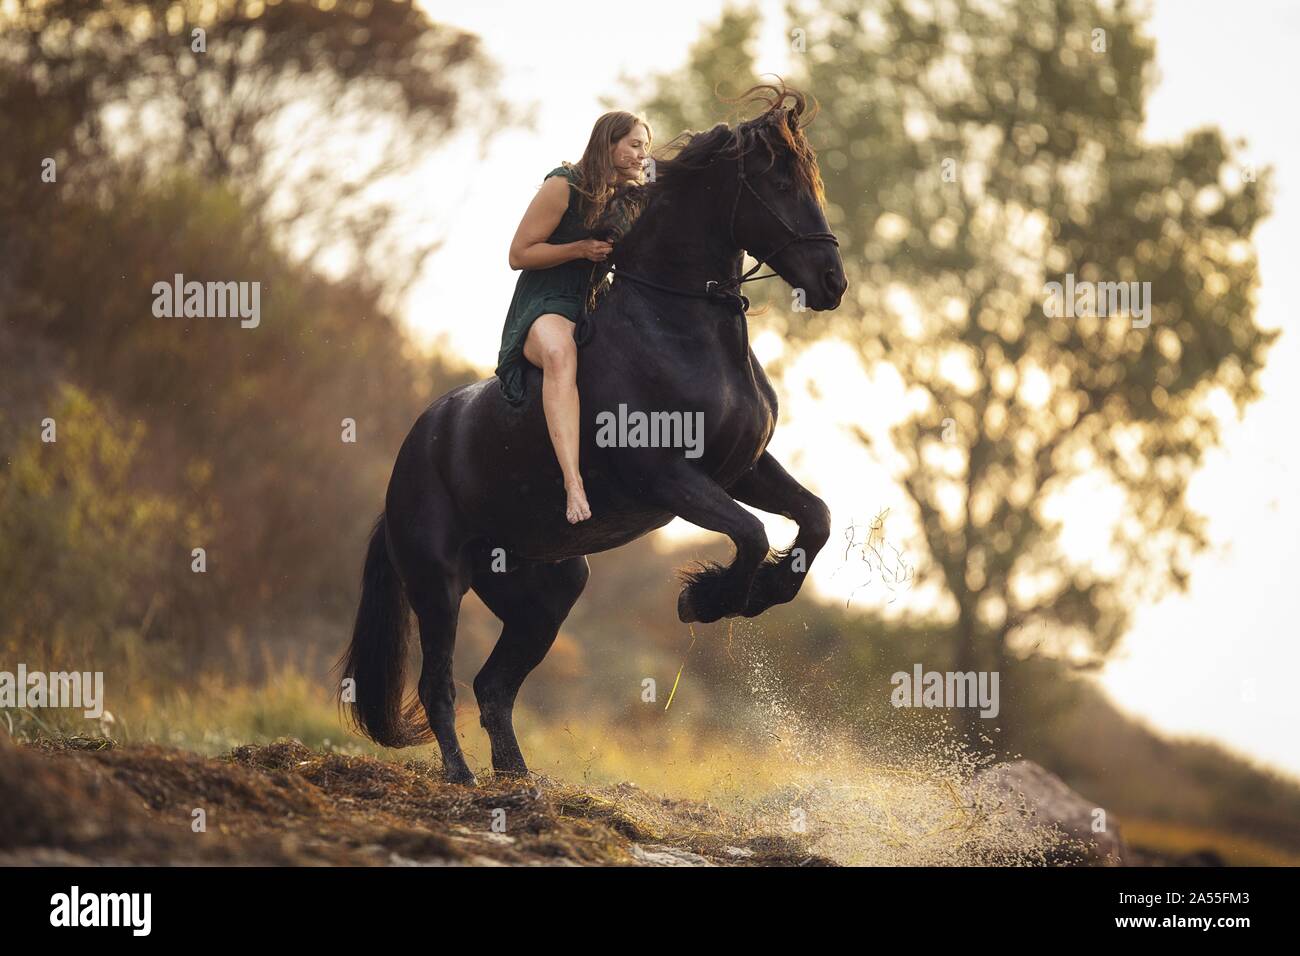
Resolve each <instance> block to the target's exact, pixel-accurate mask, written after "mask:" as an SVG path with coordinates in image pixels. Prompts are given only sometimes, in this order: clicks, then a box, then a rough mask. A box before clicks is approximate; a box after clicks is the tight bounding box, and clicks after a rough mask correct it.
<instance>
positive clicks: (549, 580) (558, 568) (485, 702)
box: [474, 557, 589, 775]
mask: <svg viewBox="0 0 1300 956" xmlns="http://www.w3.org/2000/svg"><path fill="white" fill-rule="evenodd" d="M588 574H589V569H588V565H587V559H586V558H583V557H577V558H568V559H566V560H564V561H558V562H555V563H554V564H548V563H540V562H528V563H525V564H523V565H522V566H520V567H518V568H516V569H514V570H512V571H509V572H503V573H494V572H493V571H491V570H489V569H487V568H484V567H480V568H476V569H475V572H474V591H475V593H476V594H478V596H479V597H480V598H482V599H483V603H484V604H486V605H487V606H488V608H489V609H490V610H491V611H492V613H493V614H495V615H496V616H497V617H499V618H500V619H501V621H502V623H503V624H504V625H505V626H504V627H503V628H502V630H501V637H500V639H499V640H498V641H497V645H496V647H495V648H493V650H492V653H491V655H490V656H489V657H488V659H487V662H486V663H485V664H484V665H483V669H482V670H481V671H479V673H478V676H477V677H475V678H474V696H475V697H477V698H478V705H479V714H480V716H479V722H480V723H481V724H482V725H483V729H484V730H486V731H487V735H488V739H489V740H490V741H491V743H492V768H493V769H494V770H496V772H497V773H501V774H521V775H522V774H526V773H527V772H528V767H527V765H526V764H525V763H524V755H523V754H522V753H520V751H519V742H518V741H517V740H516V739H515V728H514V721H513V719H512V714H513V711H514V706H515V695H517V694H518V693H519V688H520V686H521V685H522V684H523V682H524V678H526V677H527V676H528V675H529V674H530V673H531V672H532V670H533V668H535V667H536V666H537V665H538V664H540V663H541V662H542V658H544V657H545V656H546V652H547V651H549V650H550V649H551V644H553V643H554V642H555V635H556V634H558V633H559V631H560V625H561V624H563V623H564V619H565V618H566V617H568V615H569V610H570V609H571V608H572V607H573V605H574V602H576V601H577V600H578V595H580V594H581V593H582V589H583V588H584V587H586V584H587V576H588Z"/></svg>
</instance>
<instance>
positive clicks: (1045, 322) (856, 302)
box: [649, 0, 1277, 731]
mask: <svg viewBox="0 0 1300 956" xmlns="http://www.w3.org/2000/svg"><path fill="white" fill-rule="evenodd" d="M786 13H787V17H788V20H789V31H788V32H789V34H790V35H791V37H792V43H791V49H792V54H793V58H794V75H792V77H791V82H792V84H793V85H794V86H796V87H798V88H800V89H802V90H805V91H807V92H811V93H813V94H814V95H816V96H818V97H819V99H820V101H821V102H822V104H823V110H822V112H821V114H820V118H819V119H818V121H817V122H816V124H814V125H813V126H812V127H811V128H810V131H809V132H810V135H811V137H812V140H813V142H814V145H815V146H817V148H818V151H819V156H820V160H821V165H822V172H823V176H824V177H825V180H826V185H827V195H828V205H829V208H828V218H829V220H830V222H831V226H832V228H833V229H834V230H835V231H836V232H837V234H838V235H839V237H840V241H841V249H842V251H843V253H844V260H845V266H846V269H847V270H848V272H849V277H850V288H849V296H848V297H847V298H846V301H845V303H844V305H843V306H842V307H841V308H840V310H839V311H838V312H836V313H828V314H824V315H819V314H815V313H808V312H804V313H799V314H793V313H791V312H790V310H789V308H788V306H787V307H785V308H778V310H777V311H776V313H774V314H773V315H771V316H769V317H768V318H767V321H768V322H769V323H773V324H776V325H777V326H778V327H781V331H782V332H783V333H785V334H786V336H787V338H788V339H789V340H791V341H798V340H800V339H802V340H803V341H811V340H815V339H820V338H824V337H828V336H829V337H834V338H836V339H838V340H840V341H842V342H844V343H846V344H848V345H849V346H850V347H851V348H853V349H854V350H856V352H857V354H858V355H859V356H860V358H861V360H862V362H863V364H864V366H865V367H866V368H868V369H874V368H875V367H878V366H880V365H881V364H888V365H892V366H893V367H894V368H895V369H896V370H897V372H898V374H899V376H900V377H901V379H902V381H903V382H904V383H905V384H906V386H908V388H909V390H910V393H909V394H910V397H915V399H916V403H917V407H919V408H920V409H921V410H920V411H919V412H917V413H915V414H913V415H911V416H910V417H909V418H907V419H906V420H905V421H902V422H901V423H900V424H898V425H897V427H896V428H894V429H893V433H892V440H893V441H892V443H893V445H894V449H893V450H892V452H891V454H890V455H889V457H888V458H885V457H883V456H882V459H881V460H882V462H886V461H887V462H889V463H890V464H891V465H892V463H895V462H896V463H897V466H896V467H894V469H893V470H894V471H895V477H896V479H897V481H898V483H899V484H900V486H901V487H902V489H903V490H904V491H905V493H906V496H907V498H908V499H909V501H910V504H911V505H912V507H913V508H914V511H915V516H916V521H917V525H918V527H919V528H920V529H921V533H922V535H923V537H924V540H925V543H926V546H927V549H928V551H929V554H930V556H931V561H929V562H922V563H921V565H920V567H919V568H918V571H917V577H916V582H915V584H916V587H917V588H918V589H919V588H925V587H927V586H931V585H932V586H933V587H934V588H935V589H936V590H937V592H938V593H939V594H941V595H943V598H942V603H944V604H946V605H947V613H948V614H949V616H950V619H951V620H952V622H953V623H952V633H951V638H952V640H953V642H954V649H955V652H956V654H955V658H954V660H955V666H956V667H957V668H959V669H961V670H971V669H1005V668H1007V666H1008V665H1010V664H1013V663H1014V661H1015V660H1016V659H1018V658H1021V657H1024V656H1026V655H1032V654H1036V653H1044V654H1049V655H1051V656H1057V657H1062V658H1065V659H1068V660H1071V661H1073V662H1074V663H1075V664H1076V665H1078V666H1081V667H1090V666H1096V665H1097V664H1098V663H1099V662H1100V661H1101V660H1102V659H1103V658H1104V656H1105V654H1106V653H1107V652H1108V651H1109V650H1110V649H1111V648H1112V647H1114V645H1115V643H1116V641H1117V640H1118V638H1119V637H1120V635H1121V634H1122V633H1123V632H1124V630H1125V629H1126V627H1127V625H1128V620H1129V614H1130V612H1131V609H1132V608H1133V607H1134V606H1135V605H1136V604H1137V603H1138V602H1139V601H1141V600H1149V599H1153V598H1154V597H1157V596H1158V595H1159V594H1160V593H1162V592H1164V591H1166V590H1168V588H1169V587H1170V586H1173V587H1177V588H1179V589H1184V588H1185V587H1186V584H1187V577H1188V571H1187V566H1188V560H1189V557H1190V556H1191V554H1192V553H1193V552H1195V551H1196V550H1199V549H1201V548H1203V547H1204V544H1205V538H1204V533H1203V520H1202V518H1201V516H1199V515H1197V514H1196V513H1194V512H1193V511H1192V510H1191V509H1190V508H1189V507H1188V505H1187V503H1186V501H1185V493H1186V489H1187V484H1188V481H1189V479H1190V477H1191V475H1192V474H1193V473H1194V472H1195V470H1196V468H1197V466H1198V464H1199V463H1200V461H1201V457H1202V455H1203V453H1204V452H1205V450H1206V449H1207V448H1209V447H1211V446H1212V445H1213V444H1214V443H1215V442H1216V441H1217V439H1218V428H1217V419H1216V418H1215V415H1214V414H1213V413H1212V411H1211V410H1210V409H1209V408H1208V406H1207V404H1206V402H1205V399H1206V398H1207V396H1209V395H1211V394H1212V393H1214V392H1216V391H1218V392H1221V393H1223V394H1226V395H1227V396H1229V397H1231V399H1232V401H1233V402H1235V404H1236V406H1237V408H1238V410H1239V411H1241V410H1243V409H1244V407H1245V406H1246V405H1247V404H1248V403H1249V402H1251V401H1252V400H1254V399H1255V398H1257V397H1258V394H1259V392H1258V387H1257V384H1256V382H1255V377H1256V373H1257V372H1258V371H1259V369H1260V368H1261V367H1262V366H1263V364H1264V361H1265V355H1266V352H1267V349H1268V347H1269V345H1270V344H1271V343H1272V341H1273V340H1274V339H1275V338H1276V336H1277V333H1276V332H1269V331H1264V330H1261V329H1260V328H1259V327H1258V326H1257V325H1256V324H1255V323H1254V321H1253V313H1254V292H1255V288H1256V285H1257V281H1258V275H1257V271H1256V258H1255V252H1254V249H1253V246H1252V244H1251V234H1252V232H1253V230H1254V228H1255V226H1256V224H1257V223H1258V222H1259V221H1260V219H1261V218H1263V217H1264V216H1265V215H1267V201H1266V198H1265V197H1266V195H1267V192H1268V179H1269V175H1268V171H1267V170H1260V171H1258V172H1257V171H1255V170H1252V169H1250V168H1249V167H1247V166H1245V165H1244V164H1243V163H1242V162H1241V161H1240V159H1239V158H1237V154H1236V153H1235V151H1234V149H1233V148H1232V147H1231V146H1230V145H1229V144H1227V143H1225V142H1224V140H1223V138H1222V136H1221V135H1220V133H1219V132H1218V131H1216V130H1213V129H1203V130H1199V131H1196V132H1194V133H1191V134H1189V135H1188V136H1187V137H1186V138H1185V140H1184V141H1182V142H1180V143H1174V144H1153V143H1148V142H1145V141H1144V140H1143V138H1142V136H1141V130H1142V123H1143V117H1144V113H1143V110H1144V103H1145V100H1146V97H1147V95H1148V93H1149V91H1150V89H1151V85H1152V83H1153V64H1152V58H1153V53H1154V47H1153V43H1152V41H1151V40H1150V39H1149V38H1148V37H1147V36H1146V34H1145V33H1144V31H1143V14H1142V13H1141V11H1139V10H1136V9H1135V8H1134V7H1133V6H1132V5H1131V4H1128V3H1124V2H1120V3H1116V4H1109V3H1099V2H1096V0H1025V2H1016V3H1009V2H1007V3H980V4H972V3H941V4H934V5H920V4H914V3H910V2H906V0H868V2H862V0H825V2H822V3H819V4H810V5H799V4H791V5H789V6H788V7H787V11H786ZM735 16H737V17H738V16H739V15H735ZM724 22H725V26H726V32H727V37H735V36H749V35H750V33H751V32H752V31H751V28H750V27H747V26H745V25H744V24H743V23H742V22H738V21H737V20H736V19H735V18H734V17H733V18H732V19H730V20H727V21H724ZM722 34H723V31H722V29H721V28H719V29H718V30H715V31H714V32H713V33H712V34H711V35H710V36H708V37H706V38H704V39H703V40H701V41H700V43H699V44H698V45H697V47H696V49H695V51H693V54H692V58H691V61H690V62H689V63H688V64H687V66H686V67H685V68H684V70H683V71H681V72H680V73H678V74H674V75H672V76H668V77H660V78H658V79H657V80H656V81H655V82H654V83H653V85H652V90H653V92H652V93H651V94H650V97H649V102H650V103H652V104H665V105H664V109H665V111H666V114H667V115H669V116H672V117H674V120H676V118H678V117H683V116H686V115H687V106H686V104H696V103H699V102H700V97H701V95H703V93H704V91H708V90H711V88H712V86H713V84H714V82H715V75H714V73H713V72H712V71H711V70H709V69H702V68H701V66H700V64H701V63H708V62H709V58H710V57H711V56H713V55H714V52H713V51H717V50H719V49H720V48H721V47H723V46H724V45H725V44H727V43H729V42H731V40H730V39H728V38H724V37H723V35H722ZM687 90H689V91H693V92H685V91H687ZM654 118H655V117H654V113H653V110H652V111H651V121H652V122H654ZM691 121H692V122H695V123H698V124H700V125H707V122H708V120H707V119H703V118H702V117H698V116H694V117H691ZM1067 275H1069V276H1072V277H1073V279H1074V280H1077V281H1079V282H1096V283H1100V282H1124V283H1129V282H1139V283H1150V286H1149V290H1150V301H1149V305H1150V313H1149V326H1146V327H1139V326H1141V325H1142V322H1140V321H1137V320H1135V319H1131V317H1130V315H1128V314H1116V315H1111V316H1108V317H1096V316H1083V317H1078V318H1071V317H1067V315H1063V314H1057V313H1054V311H1053V310H1052V309H1050V308H1049V307H1048V306H1047V303H1046V299H1047V294H1048V285H1047V284H1048V283H1051V282H1062V283H1063V282H1065V281H1067V280H1066V279H1065V277H1066V276H1067ZM773 294H774V296H775V297H776V298H775V299H774V300H773V301H779V299H780V297H781V296H783V295H784V294H785V293H784V290H780V291H777V292H774V293H773ZM787 301H788V299H787ZM830 394H832V395H835V394H842V392H834V391H832V392H830ZM858 436H859V438H860V439H861V441H863V442H864V443H866V444H868V445H869V446H870V445H871V443H872V438H871V435H870V434H869V430H868V429H867V428H866V427H863V428H860V429H859V430H858ZM1085 477H1087V478H1088V479H1091V480H1094V481H1096V480H1098V479H1104V482H1103V483H1104V484H1105V485H1106V486H1107V488H1108V489H1109V490H1111V491H1114V492H1118V493H1119V495H1121V496H1122V501H1123V506H1122V508H1121V509H1120V510H1119V517H1118V518H1117V519H1116V520H1115V521H1114V524H1113V528H1112V530H1113V536H1112V541H1111V548H1110V550H1109V552H1108V553H1106V554H1101V555H1094V556H1091V557H1090V558H1089V559H1085V560H1082V561H1081V560H1079V559H1078V556H1077V555H1076V556H1071V555H1067V554H1065V553H1064V552H1063V551H1062V549H1061V548H1060V547H1059V543H1058V536H1059V534H1060V532H1061V531H1062V529H1063V528H1064V527H1065V524H1064V522H1063V521H1062V520H1059V519H1058V518H1056V517H1054V516H1052V511H1051V508H1052V506H1053V505H1054V504H1056V505H1059V503H1060V502H1061V501H1062V500H1063V499H1061V498H1058V497H1057V496H1058V495H1059V493H1061V492H1062V491H1064V490H1066V489H1070V488H1078V487H1080V485H1079V484H1078V482H1080V480H1081V479H1083V478H1085ZM1076 500H1077V499H1076ZM1068 520H1069V521H1071V522H1075V521H1077V522H1082V523H1088V522H1092V521H1095V520H1097V519H1096V518H1095V517H1093V516H1089V515H1086V514H1072V515H1069V516H1068ZM1090 562H1091V564H1092V566H1089V563H1090ZM1009 689H1010V688H1009V687H1008V686H1007V684H1004V698H1005V692H1006V691H1007V690H1009ZM1007 709H1008V708H1007V707H1006V705H1005V704H1004V711H1005V710H1007ZM966 716H967V717H968V718H969V722H968V725H967V730H968V731H972V730H973V729H974V726H975V725H976V724H977V723H978V719H977V718H975V717H973V716H970V713H969V710H968V712H967V714H966Z"/></svg>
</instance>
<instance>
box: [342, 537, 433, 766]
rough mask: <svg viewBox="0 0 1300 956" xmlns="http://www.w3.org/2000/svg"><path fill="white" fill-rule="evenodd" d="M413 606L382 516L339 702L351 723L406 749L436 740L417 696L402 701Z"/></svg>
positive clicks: (368, 557) (369, 556)
mask: <svg viewBox="0 0 1300 956" xmlns="http://www.w3.org/2000/svg"><path fill="white" fill-rule="evenodd" d="M409 619H410V606H409V604H408V603H407V600H406V592H405V591H404V590H403V589H402V580H401V578H399V577H398V575H397V569H396V568H395V567H393V562H392V559H391V558H390V557H389V555H388V534H387V530H386V527H385V521H384V516H383V515H380V517H379V520H378V521H376V522H375V529H374V531H372V532H371V534H370V547H369V548H368V549H367V551H366V565H365V570H363V571H362V573H361V603H360V605H359V606H358V607H357V620H356V624H355V625H354V626H353V628H352V643H351V644H350V645H348V650H347V654H346V655H345V657H344V658H343V660H341V661H340V664H341V665H342V667H343V681H342V683H341V688H340V697H339V702H340V704H343V705H345V706H346V707H347V709H348V716H349V717H350V720H351V723H352V725H353V726H354V727H355V728H356V729H357V730H358V731H359V732H360V733H362V734H364V735H365V736H367V737H369V738H370V739H371V740H373V741H375V743H379V744H383V745H384V746H386V747H406V746H409V745H411V744H416V743H423V742H425V741H427V740H429V739H431V738H432V736H433V732H432V731H431V730H430V729H429V724H428V721H427V720H426V719H423V713H422V711H421V708H420V701H419V699H418V698H412V699H411V700H409V701H407V702H406V703H405V704H403V702H402V696H403V691H404V689H405V686H406V643H407V630H408V622H409Z"/></svg>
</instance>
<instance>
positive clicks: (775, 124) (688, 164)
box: [594, 79, 826, 242]
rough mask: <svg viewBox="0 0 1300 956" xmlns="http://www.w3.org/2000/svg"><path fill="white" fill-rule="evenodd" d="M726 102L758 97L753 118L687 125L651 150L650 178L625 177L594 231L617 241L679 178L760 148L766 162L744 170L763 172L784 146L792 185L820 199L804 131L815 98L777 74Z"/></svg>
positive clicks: (821, 188) (823, 193)
mask: <svg viewBox="0 0 1300 956" xmlns="http://www.w3.org/2000/svg"><path fill="white" fill-rule="evenodd" d="M724 102H728V103H762V104H764V106H765V109H764V110H763V112H761V113H760V114H759V115H757V116H755V117H754V118H752V119H749V120H745V121H744V122H740V123H737V124H736V125H735V126H729V125H727V124H726V123H719V124H718V125H717V126H714V127H713V129H710V130H707V131H704V132H692V131H690V130H687V131H686V132H684V133H681V134H679V135H678V136H676V137H674V138H673V139H672V140H671V141H670V142H669V143H667V144H665V145H664V146H663V147H661V149H660V150H656V152H657V153H659V154H660V155H658V156H655V157H654V164H655V165H654V172H655V178H654V180H652V181H651V182H649V183H646V184H644V185H640V184H636V183H625V184H624V185H622V186H619V187H618V188H617V189H616V190H615V191H614V195H613V196H612V197H611V198H610V201H609V204H608V206H607V207H606V209H605V212H604V213H603V214H602V216H601V217H600V219H599V220H598V222H597V223H596V227H595V230H594V232H595V234H596V235H598V236H605V237H607V238H608V239H609V240H610V241H613V242H618V241H619V240H620V239H622V238H623V236H625V235H626V234H627V232H628V231H629V230H630V229H631V228H632V225H633V224H634V223H635V222H636V220H637V218H638V217H639V216H640V215H641V213H642V212H644V211H645V209H646V207H647V206H649V204H650V203H651V202H652V201H653V200H654V198H655V197H656V196H657V195H659V194H667V193H671V192H672V191H673V190H675V189H677V188H679V187H680V185H681V183H682V182H684V181H685V180H687V179H689V178H690V177H692V176H693V175H694V174H696V173H698V172H699V171H700V170H702V169H704V168H706V167H708V166H711V165H712V164H713V163H715V162H718V161H719V160H721V159H734V158H736V157H737V156H748V155H749V154H750V153H751V152H755V151H758V150H760V149H761V150H762V151H763V152H764V153H766V155H767V160H768V161H767V165H766V166H764V167H760V168H750V167H747V170H746V171H747V172H749V173H752V174H762V173H763V172H766V171H767V170H768V169H770V168H771V166H772V164H773V163H774V162H776V157H777V150H785V151H786V152H788V154H789V155H790V157H791V159H792V160H793V174H794V184H795V187H796V188H797V189H799V190H801V191H803V192H804V193H805V194H806V195H810V196H812V197H814V198H815V199H816V200H817V202H818V204H819V205H823V206H824V205H825V202H826V190H825V186H824V185H823V183H822V177H821V173H820V172H819V171H818V168H817V156H816V154H815V153H814V152H813V148H812V145H811V144H810V143H809V142H808V138H807V136H805V135H804V127H805V126H807V125H808V124H809V123H811V122H812V120H813V118H814V117H815V116H816V115H817V103H816V101H815V100H811V109H809V102H810V97H808V96H806V95H805V94H803V93H801V92H799V91H798V90H796V89H793V88H791V87H788V86H786V85H785V83H784V82H783V81H781V80H780V79H778V80H777V82H776V83H775V84H772V83H761V84H759V85H757V86H752V87H750V88H749V89H747V90H746V91H745V92H743V93H741V94H740V95H739V96H737V97H735V98H734V99H730V100H725V101H724Z"/></svg>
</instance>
